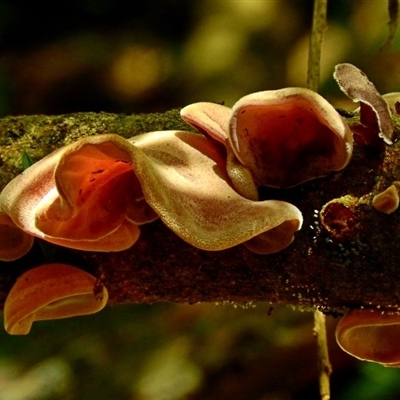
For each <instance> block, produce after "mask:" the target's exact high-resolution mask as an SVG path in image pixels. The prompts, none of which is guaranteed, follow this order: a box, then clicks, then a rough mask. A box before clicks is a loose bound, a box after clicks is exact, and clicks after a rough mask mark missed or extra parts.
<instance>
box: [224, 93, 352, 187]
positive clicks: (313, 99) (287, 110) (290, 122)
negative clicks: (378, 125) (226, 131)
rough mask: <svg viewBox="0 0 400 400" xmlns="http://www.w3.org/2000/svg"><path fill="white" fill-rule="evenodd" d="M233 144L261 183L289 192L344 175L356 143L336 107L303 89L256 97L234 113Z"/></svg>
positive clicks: (247, 98) (243, 102) (238, 105)
mask: <svg viewBox="0 0 400 400" xmlns="http://www.w3.org/2000/svg"><path fill="white" fill-rule="evenodd" d="M232 112H233V115H232V118H231V121H230V135H229V139H230V143H231V145H232V148H233V150H234V152H235V154H236V156H237V158H238V159H239V160H240V161H241V163H242V164H243V165H244V166H245V167H247V168H249V169H250V170H251V172H252V174H253V177H254V179H255V181H256V183H258V184H260V185H265V186H271V187H278V188H279V187H290V186H295V185H297V184H300V183H302V182H305V181H308V180H310V179H314V178H317V177H321V176H325V175H327V174H328V173H329V172H332V171H338V170H341V169H343V168H344V167H345V166H346V165H347V164H348V162H349V160H350V157H351V154H352V149H353V138H352V134H351V132H350V129H349V128H348V126H347V124H346V123H345V122H344V120H343V119H342V118H341V117H340V115H339V114H338V113H337V112H336V110H335V109H334V108H333V106H332V105H331V104H329V103H328V102H327V101H326V100H325V99H324V98H323V97H321V96H320V95H318V94H317V93H315V92H313V91H311V90H308V89H304V88H285V89H280V90H272V91H264V92H258V93H253V94H250V95H248V96H244V97H242V98H241V99H240V100H239V101H238V102H237V103H236V104H235V105H234V106H233V109H232Z"/></svg>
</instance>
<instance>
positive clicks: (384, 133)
mask: <svg viewBox="0 0 400 400" xmlns="http://www.w3.org/2000/svg"><path fill="white" fill-rule="evenodd" d="M333 77H334V78H335V80H336V82H337V83H338V85H339V87H340V89H341V90H342V92H344V93H345V94H346V95H347V96H348V97H349V98H350V99H352V100H353V101H355V102H359V103H360V109H359V110H358V111H359V113H360V122H361V124H360V125H358V126H354V127H352V129H353V130H354V133H355V140H356V141H357V142H358V143H359V144H361V145H371V144H375V142H376V139H377V138H379V137H380V138H382V139H383V140H384V141H385V143H386V144H392V143H393V132H394V125H393V121H392V116H391V112H390V109H389V106H388V104H387V102H386V101H385V99H384V97H383V96H381V95H380V93H379V92H378V90H377V89H376V87H375V85H374V84H373V83H372V82H371V81H370V80H369V79H368V77H367V76H366V75H365V73H364V72H362V71H361V70H360V69H358V68H357V67H355V66H354V65H352V64H349V63H343V64H338V65H336V67H335V72H334V74H333Z"/></svg>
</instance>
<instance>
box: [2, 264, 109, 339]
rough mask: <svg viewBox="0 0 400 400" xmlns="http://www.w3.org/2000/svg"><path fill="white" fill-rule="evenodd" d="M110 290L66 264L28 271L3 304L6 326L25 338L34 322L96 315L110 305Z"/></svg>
mask: <svg viewBox="0 0 400 400" xmlns="http://www.w3.org/2000/svg"><path fill="white" fill-rule="evenodd" d="M107 300H108V293H107V289H106V288H105V287H104V286H103V285H102V284H100V283H98V282H97V280H96V278H95V277H94V276H92V275H90V274H88V273H87V272H85V271H83V270H81V269H79V268H75V267H72V266H70V265H65V264H46V265H42V266H40V267H36V268H33V269H30V270H28V271H27V272H25V273H24V274H23V275H22V276H20V277H19V278H18V279H17V281H16V282H15V284H14V286H13V287H12V288H11V290H10V293H9V294H8V296H7V299H6V302H5V304H4V326H5V329H6V331H7V332H8V333H9V334H11V335H26V334H27V333H29V331H30V329H31V326H32V323H33V322H34V321H42V320H50V319H61V318H68V317H73V316H78V315H86V314H93V313H95V312H98V311H100V310H101V309H102V308H103V307H104V306H105V305H106V303H107Z"/></svg>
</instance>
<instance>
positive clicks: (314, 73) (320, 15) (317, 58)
mask: <svg viewBox="0 0 400 400" xmlns="http://www.w3.org/2000/svg"><path fill="white" fill-rule="evenodd" d="M327 5H328V0H315V1H314V13H313V23H312V32H311V36H310V47H309V52H308V69H307V87H308V88H309V89H311V90H314V91H318V85H319V75H320V64H321V47H322V41H323V39H324V33H325V30H326V29H327V27H328V25H327V22H326V10H327Z"/></svg>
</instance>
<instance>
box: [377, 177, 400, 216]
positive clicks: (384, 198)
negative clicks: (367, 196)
mask: <svg viewBox="0 0 400 400" xmlns="http://www.w3.org/2000/svg"><path fill="white" fill-rule="evenodd" d="M399 190H400V182H398V181H395V182H393V183H392V184H391V185H390V186H389V187H388V188H387V189H386V190H384V191H383V192H381V193H379V194H377V195H376V196H374V198H373V199H372V205H373V206H374V207H375V208H376V209H377V210H378V211H381V212H383V213H385V214H391V213H393V212H395V211H396V210H397V209H398V207H399V200H400V199H399Z"/></svg>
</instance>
